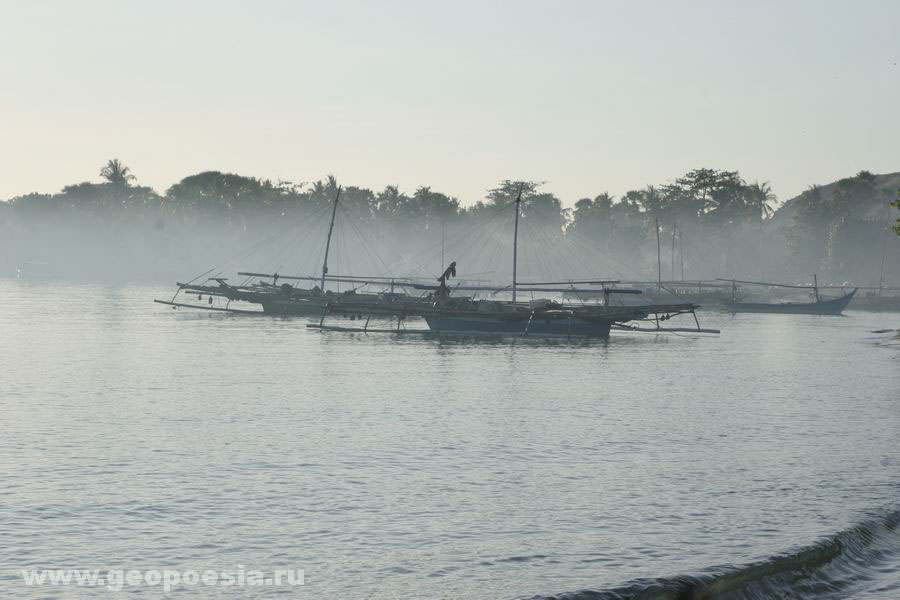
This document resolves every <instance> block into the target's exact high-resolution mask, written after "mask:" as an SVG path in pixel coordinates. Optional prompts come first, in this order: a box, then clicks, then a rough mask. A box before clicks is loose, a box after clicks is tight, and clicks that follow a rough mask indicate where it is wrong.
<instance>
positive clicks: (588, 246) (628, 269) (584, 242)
mask: <svg viewBox="0 0 900 600" xmlns="http://www.w3.org/2000/svg"><path fill="white" fill-rule="evenodd" d="M567 237H569V236H567ZM569 239H570V240H571V242H572V244H573V245H574V246H576V248H575V249H574V251H576V252H577V250H578V247H581V248H583V249H584V251H586V252H590V253H592V254H593V255H594V256H597V257H600V258H602V259H603V262H604V264H605V267H606V268H608V269H610V270H611V271H612V272H613V273H615V274H616V275H617V276H618V277H620V278H624V279H628V278H629V277H634V275H637V278H640V276H641V275H640V272H639V271H637V270H635V269H634V267H632V266H631V265H629V264H627V263H625V262H624V261H621V260H619V259H618V258H616V257H615V256H613V255H612V254H608V253H606V252H604V251H603V250H602V249H601V248H599V247H598V245H597V243H596V241H594V240H589V239H588V237H587V234H585V233H583V232H579V231H578V230H577V229H576V230H575V231H574V232H573V233H572V236H571V237H570V238H569ZM610 261H612V262H610ZM616 263H617V264H618V265H619V267H620V268H624V269H625V272H624V273H623V272H622V271H620V270H619V268H616V267H615V266H614V264H616ZM625 273H631V274H632V275H630V276H627V275H626V274H625Z"/></svg>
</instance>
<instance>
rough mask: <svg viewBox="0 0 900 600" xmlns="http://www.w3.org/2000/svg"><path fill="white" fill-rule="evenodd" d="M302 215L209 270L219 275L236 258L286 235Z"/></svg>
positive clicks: (242, 257) (240, 257)
mask: <svg viewBox="0 0 900 600" xmlns="http://www.w3.org/2000/svg"><path fill="white" fill-rule="evenodd" d="M304 216H305V215H300V217H301V218H298V219H296V220H292V221H291V222H289V223H288V224H287V225H286V226H284V227H283V228H282V229H281V230H280V231H276V232H275V233H272V234H270V235H269V236H267V237H265V238H263V239H262V240H260V241H259V242H257V243H256V244H253V245H252V246H251V247H250V248H248V249H247V250H245V251H243V252H241V253H239V254H237V255H236V256H234V257H232V258H231V259H229V260H226V261H225V262H223V263H220V264H219V265H217V266H216V267H213V268H212V269H210V271H218V272H217V273H216V274H217V275H219V274H221V273H222V272H223V271H224V270H225V267H227V266H228V265H231V264H233V263H235V262H237V261H238V260H244V259H245V258H247V257H249V256H251V255H252V254H254V253H256V252H257V251H260V250H262V249H263V248H265V247H266V246H269V245H271V244H273V243H274V242H275V241H277V240H278V239H280V238H281V237H283V236H284V235H286V234H287V233H288V232H290V230H291V229H293V228H294V227H296V226H297V225H298V224H300V223H301V222H302V217H304ZM208 272H209V271H207V273H208Z"/></svg>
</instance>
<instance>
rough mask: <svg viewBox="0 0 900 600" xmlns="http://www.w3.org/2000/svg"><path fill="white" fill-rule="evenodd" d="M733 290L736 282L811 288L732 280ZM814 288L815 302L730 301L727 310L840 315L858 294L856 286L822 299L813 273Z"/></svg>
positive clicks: (799, 286) (733, 311) (807, 287)
mask: <svg viewBox="0 0 900 600" xmlns="http://www.w3.org/2000/svg"><path fill="white" fill-rule="evenodd" d="M731 282H732V290H735V289H736V284H738V283H747V284H753V285H765V286H769V287H783V288H795V289H810V287H809V286H803V285H786V284H780V283H765V282H761V281H737V280H734V279H733V280H731ZM813 282H814V283H813V285H812V288H811V289H812V290H813V293H814V294H815V301H813V302H735V301H732V302H729V303H727V304H726V305H725V310H727V311H729V312H732V313H747V312H752V313H780V314H789V315H840V314H841V313H842V312H844V309H846V308H847V305H848V304H850V301H851V300H853V296H855V295H856V291H857V290H856V288H853V289H852V290H851V291H850V292H849V293H847V294H844V295H843V296H840V297H839V298H829V299H822V298H821V297H820V296H819V286H818V281H817V277H816V276H815V275H813Z"/></svg>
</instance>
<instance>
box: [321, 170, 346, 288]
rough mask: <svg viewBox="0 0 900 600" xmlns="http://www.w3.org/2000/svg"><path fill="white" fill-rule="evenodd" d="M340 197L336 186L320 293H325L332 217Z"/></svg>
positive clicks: (339, 191) (339, 190) (332, 224)
mask: <svg viewBox="0 0 900 600" xmlns="http://www.w3.org/2000/svg"><path fill="white" fill-rule="evenodd" d="M340 197H341V186H338V189H337V194H336V195H335V196H334V206H333V207H332V208H331V224H330V225H329V226H328V239H327V240H326V241H325V260H324V261H322V285H321V286H320V288H321V290H322V293H323V294H324V293H325V276H326V275H327V274H328V250H329V248H331V232H333V231H334V216H335V214H337V206H338V199H339V198H340Z"/></svg>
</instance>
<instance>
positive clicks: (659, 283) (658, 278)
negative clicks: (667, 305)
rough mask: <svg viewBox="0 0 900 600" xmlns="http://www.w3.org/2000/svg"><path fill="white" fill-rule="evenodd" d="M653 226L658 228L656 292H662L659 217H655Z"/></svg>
mask: <svg viewBox="0 0 900 600" xmlns="http://www.w3.org/2000/svg"><path fill="white" fill-rule="evenodd" d="M653 224H654V225H655V226H656V291H657V292H659V291H661V290H662V250H661V249H660V246H659V217H657V216H656V215H653Z"/></svg>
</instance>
